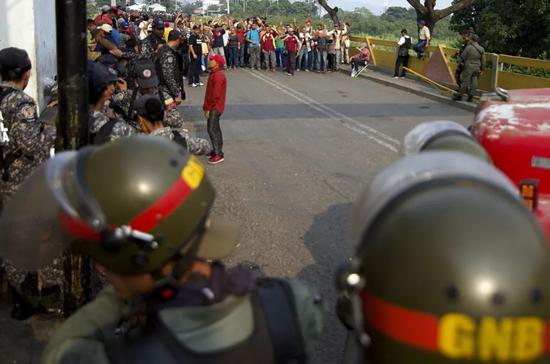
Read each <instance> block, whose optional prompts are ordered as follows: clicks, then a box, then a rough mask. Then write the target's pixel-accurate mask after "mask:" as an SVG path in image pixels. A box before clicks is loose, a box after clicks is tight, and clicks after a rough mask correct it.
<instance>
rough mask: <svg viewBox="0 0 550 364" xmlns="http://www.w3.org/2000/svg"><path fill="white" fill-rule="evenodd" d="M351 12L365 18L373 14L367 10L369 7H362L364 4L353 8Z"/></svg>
mask: <svg viewBox="0 0 550 364" xmlns="http://www.w3.org/2000/svg"><path fill="white" fill-rule="evenodd" d="M353 12H354V13H355V14H359V15H361V16H364V17H366V18H368V17H371V16H373V15H374V14H373V13H372V11H370V10H369V8H367V7H364V6H362V7H360V8H355V9H353Z"/></svg>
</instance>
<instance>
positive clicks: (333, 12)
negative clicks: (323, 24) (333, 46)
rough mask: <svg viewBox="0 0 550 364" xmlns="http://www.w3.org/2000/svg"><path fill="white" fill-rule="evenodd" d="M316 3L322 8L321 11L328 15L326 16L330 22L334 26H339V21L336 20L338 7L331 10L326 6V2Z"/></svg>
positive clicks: (323, 0) (325, 0)
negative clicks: (323, 10)
mask: <svg viewBox="0 0 550 364" xmlns="http://www.w3.org/2000/svg"><path fill="white" fill-rule="evenodd" d="M317 2H318V3H319V5H321V6H322V7H323V9H325V10H326V12H327V13H328V16H330V19H331V20H332V22H333V23H334V25H338V26H340V19H339V18H338V10H339V9H338V7H337V6H335V7H333V8H331V7H330V6H329V5H328V3H327V0H317Z"/></svg>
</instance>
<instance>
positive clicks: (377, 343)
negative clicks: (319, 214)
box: [339, 152, 550, 364]
mask: <svg viewBox="0 0 550 364" xmlns="http://www.w3.org/2000/svg"><path fill="white" fill-rule="evenodd" d="M351 239H352V242H353V243H354V244H355V245H356V249H355V254H354V257H353V259H352V263H351V267H349V269H348V270H347V271H346V272H345V273H343V274H342V275H341V276H340V278H339V282H340V283H341V288H342V289H343V291H344V292H345V293H344V295H343V296H342V297H343V298H342V299H341V301H342V300H344V302H345V301H346V300H347V302H348V305H347V307H350V309H351V311H350V314H349V315H348V316H347V324H348V325H349V326H351V327H353V328H354V329H355V330H356V332H357V333H358V334H359V338H360V341H361V342H362V343H363V346H364V353H365V356H366V358H368V359H367V361H368V362H369V363H371V364H396V363H399V364H409V363H410V364H419V363H422V364H424V363H428V364H429V363H434V364H435V363H437V364H444V363H449V364H450V363H506V362H509V363H517V362H522V363H523V362H525V363H548V362H550V358H549V357H548V356H547V355H548V351H547V349H546V348H547V347H548V346H547V343H548V341H547V337H548V336H547V335H548V330H547V322H548V320H550V299H549V297H550V281H549V278H550V250H549V247H548V245H547V243H546V241H545V238H544V235H543V233H542V231H541V229H540V227H539V226H538V224H537V222H536V220H535V218H534V217H533V215H532V214H531V213H530V212H529V211H528V210H527V208H526V207H525V206H524V205H523V203H522V201H521V199H520V198H519V194H518V191H517V189H516V188H515V187H514V186H513V185H512V184H511V183H510V182H509V181H508V179H507V178H506V177H505V176H504V175H502V174H501V173H500V172H499V171H497V170H496V169H494V168H493V167H492V166H490V165H488V164H487V163H484V162H482V161H480V160H479V159H476V158H473V157H470V156H468V155H466V154H462V153H450V152H430V153H421V154H417V155H413V156H410V157H407V158H404V159H402V160H400V161H398V162H396V163H395V164H393V165H392V166H390V167H389V168H387V169H386V170H384V171H383V172H382V173H380V174H379V175H378V176H377V177H376V178H375V180H374V181H373V183H372V184H371V185H370V187H369V189H368V190H367V191H366V193H364V194H363V195H362V197H361V198H360V200H359V202H358V204H357V206H356V209H355V211H354V215H353V226H352V237H351ZM340 307H345V305H342V304H341V305H340Z"/></svg>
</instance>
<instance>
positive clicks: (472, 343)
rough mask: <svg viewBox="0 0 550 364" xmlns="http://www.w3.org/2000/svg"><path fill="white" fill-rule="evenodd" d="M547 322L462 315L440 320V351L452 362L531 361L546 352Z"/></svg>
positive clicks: (445, 317)
mask: <svg viewBox="0 0 550 364" xmlns="http://www.w3.org/2000/svg"><path fill="white" fill-rule="evenodd" d="M544 329H545V323H544V321H543V320H541V319H539V318H536V317H503V318H498V319H497V318H494V317H483V318H481V320H480V321H479V322H477V321H476V320H474V319H473V318H471V317H469V316H467V315H464V314H459V313H450V314H447V315H445V316H443V317H442V318H441V319H440V320H439V349H440V350H441V352H442V353H443V354H444V355H445V356H447V357H449V358H451V359H470V360H471V359H479V360H480V361H487V362H495V361H496V362H502V363H507V362H515V363H522V362H529V361H532V360H534V359H536V358H538V357H540V356H541V355H543V353H544V336H545V333H544V331H545V330H544Z"/></svg>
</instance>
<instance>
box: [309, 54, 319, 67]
mask: <svg viewBox="0 0 550 364" xmlns="http://www.w3.org/2000/svg"><path fill="white" fill-rule="evenodd" d="M310 55H311V60H310V62H309V63H310V64H311V67H310V68H309V69H310V70H312V71H314V70H318V69H320V66H319V50H317V49H314V50H312V51H311V53H310Z"/></svg>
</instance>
